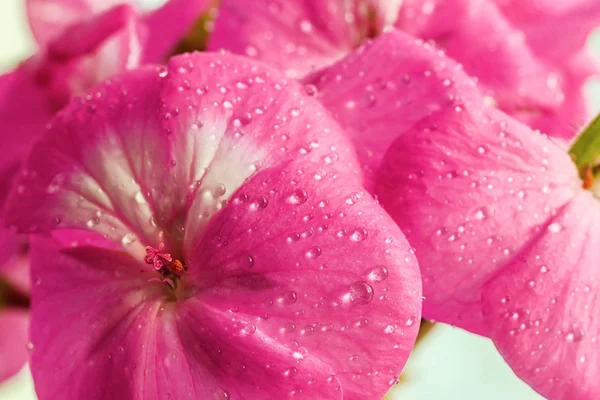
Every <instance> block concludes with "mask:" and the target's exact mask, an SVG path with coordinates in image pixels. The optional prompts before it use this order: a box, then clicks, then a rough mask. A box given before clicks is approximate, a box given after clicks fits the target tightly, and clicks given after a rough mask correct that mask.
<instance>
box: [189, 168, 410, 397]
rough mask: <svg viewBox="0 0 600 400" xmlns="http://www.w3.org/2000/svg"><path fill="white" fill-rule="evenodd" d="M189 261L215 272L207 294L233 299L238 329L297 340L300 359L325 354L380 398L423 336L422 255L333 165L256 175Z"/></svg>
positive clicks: (210, 298) (227, 306) (353, 388)
mask: <svg viewBox="0 0 600 400" xmlns="http://www.w3.org/2000/svg"><path fill="white" fill-rule="evenodd" d="M290 182H297V183H296V184H293V183H290ZM233 221H235V223H233ZM189 264H190V271H189V273H190V275H191V276H192V277H197V279H203V280H207V279H208V280H209V281H214V282H215V283H214V285H213V286H212V287H211V288H210V289H208V290H206V291H205V292H201V293H200V294H199V299H200V300H201V301H203V302H206V303H207V304H209V305H210V307H211V308H213V309H217V310H220V312H222V313H226V312H227V311H228V310H234V314H233V315H235V316H237V318H240V328H243V327H244V323H246V324H248V325H246V326H249V327H250V330H251V331H254V330H255V329H256V334H260V335H261V336H262V335H265V336H266V337H269V338H272V340H274V341H276V342H277V343H279V344H280V345H286V346H288V347H289V348H290V349H292V350H293V351H294V352H295V353H294V354H295V357H296V358H297V359H298V360H299V362H300V364H301V363H302V360H303V359H304V358H305V357H306V358H307V359H310V358H311V357H317V358H318V359H320V360H321V361H322V362H324V363H325V364H326V365H328V366H329V367H330V368H331V369H333V371H335V373H336V375H337V378H338V379H339V381H340V384H341V386H342V388H343V390H344V398H345V399H346V398H347V399H355V398H356V399H359V398H373V399H375V398H381V397H382V396H383V394H384V393H385V392H386V391H387V390H388V389H389V387H390V385H391V384H393V383H394V382H395V380H396V378H397V377H398V376H399V372H400V370H401V368H402V365H403V363H404V362H405V360H406V358H407V356H408V354H409V353H410V350H411V348H412V346H413V344H414V342H413V339H414V334H416V332H417V330H418V327H417V326H418V325H419V315H418V312H417V311H416V310H419V309H420V306H421V300H420V297H419V296H420V285H419V280H418V277H417V275H418V272H417V270H416V259H415V257H414V256H413V255H412V254H411V252H410V251H409V246H408V243H407V242H406V241H405V240H404V238H403V235H402V234H401V233H400V231H399V230H398V229H397V228H396V227H395V226H393V225H390V223H389V219H388V217H387V216H386V215H385V214H384V213H383V211H382V210H381V209H380V208H379V207H378V206H377V204H376V202H375V201H373V199H372V198H371V197H370V196H369V195H368V194H366V193H364V192H363V191H360V189H359V188H357V187H356V186H355V185H354V184H350V183H349V182H346V181H344V180H343V177H342V176H339V174H337V173H336V170H335V169H333V168H331V167H328V166H326V165H310V164H304V163H300V164H298V163H293V164H291V165H289V166H288V167H286V168H275V169H269V170H265V171H264V172H261V173H259V174H258V175H256V176H255V177H254V178H253V179H252V180H251V181H250V182H249V183H248V184H246V185H244V186H243V187H242V188H241V189H240V190H239V191H238V193H237V194H236V197H234V199H233V200H232V202H231V205H230V206H229V207H227V208H226V209H224V210H223V212H222V213H221V214H220V215H219V217H218V219H217V220H216V221H214V223H212V224H211V225H210V227H209V229H208V231H207V232H206V233H205V236H204V239H203V240H202V241H201V242H200V244H199V245H198V246H197V248H196V249H195V251H194V254H193V255H191V259H190V261H189ZM196 265H197V266H200V265H201V266H202V269H193V267H194V266H196ZM209 285H210V284H209ZM230 312H231V311H230ZM244 329H247V328H244ZM253 333H254V332H250V334H253ZM357 343H360V350H359V349H357V347H356V346H355V345H354V344H357Z"/></svg>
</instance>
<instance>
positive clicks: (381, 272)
mask: <svg viewBox="0 0 600 400" xmlns="http://www.w3.org/2000/svg"><path fill="white" fill-rule="evenodd" d="M387 276H388V270H387V268H386V267H384V266H383V265H378V266H376V267H375V268H373V269H372V270H371V272H369V280H371V281H374V282H381V281H383V280H385V278H387Z"/></svg>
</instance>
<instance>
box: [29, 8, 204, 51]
mask: <svg viewBox="0 0 600 400" xmlns="http://www.w3.org/2000/svg"><path fill="white" fill-rule="evenodd" d="M211 2H212V0H163V1H156V0H154V1H147V0H102V1H97V0H27V11H28V14H29V23H30V25H31V28H32V31H33V34H34V36H35V38H36V40H37V42H38V43H39V44H40V46H41V47H44V46H46V45H48V44H49V43H51V41H52V40H55V39H57V38H59V37H60V36H61V35H63V34H64V33H65V32H66V31H68V29H69V27H71V26H73V25H76V24H80V23H82V22H87V21H88V20H89V19H91V18H93V17H94V16H97V15H100V14H102V13H104V12H106V11H108V10H110V9H111V8H113V7H116V6H120V5H123V4H126V5H129V6H131V7H132V8H133V9H135V10H136V12H137V13H138V14H139V15H141V16H143V24H144V28H147V29H148V31H149V35H150V36H149V43H152V45H151V46H147V47H145V48H144V54H143V55H142V56H143V59H144V61H145V62H158V61H163V60H164V59H165V58H166V57H167V56H168V55H169V52H170V51H171V50H173V49H174V48H175V47H176V45H177V43H178V42H179V41H180V40H181V38H182V37H183V36H184V35H185V34H186V33H187V32H188V30H189V29H190V28H191V27H192V26H193V23H194V22H195V21H196V20H197V19H198V18H199V17H200V16H201V15H202V13H203V12H205V11H206V9H207V8H208V6H209V5H210V3H211Z"/></svg>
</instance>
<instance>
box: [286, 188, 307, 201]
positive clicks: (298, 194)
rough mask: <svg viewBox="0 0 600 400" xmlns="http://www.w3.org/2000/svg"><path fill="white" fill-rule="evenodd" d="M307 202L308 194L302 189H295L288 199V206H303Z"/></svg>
mask: <svg viewBox="0 0 600 400" xmlns="http://www.w3.org/2000/svg"><path fill="white" fill-rule="evenodd" d="M306 200H308V193H306V190H304V189H296V190H294V192H293V193H292V194H291V195H290V197H288V203H290V204H296V205H298V204H303V203H306Z"/></svg>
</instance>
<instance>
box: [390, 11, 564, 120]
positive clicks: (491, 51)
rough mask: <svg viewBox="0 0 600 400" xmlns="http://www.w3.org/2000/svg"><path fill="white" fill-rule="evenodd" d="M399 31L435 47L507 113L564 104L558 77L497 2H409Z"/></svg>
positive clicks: (403, 12)
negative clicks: (430, 41)
mask: <svg viewBox="0 0 600 400" xmlns="http://www.w3.org/2000/svg"><path fill="white" fill-rule="evenodd" d="M396 26H397V27H399V28H400V29H403V30H405V31H407V32H409V33H411V34H413V35H415V36H417V37H420V38H422V39H423V40H433V41H435V42H436V44H437V45H438V46H439V47H440V48H442V49H444V50H445V51H446V52H447V53H448V55H449V56H451V57H453V58H455V59H456V60H458V61H459V62H460V63H462V64H463V65H464V67H465V70H466V71H467V72H468V73H469V74H470V75H472V76H474V77H476V78H477V79H478V80H479V82H480V84H481V86H482V89H483V90H484V91H485V92H486V94H487V95H489V96H491V98H493V99H494V101H495V102H496V103H497V104H498V106H499V107H500V108H501V109H503V110H505V111H507V112H508V113H511V114H512V113H514V112H516V111H518V110H519V109H527V110H531V109H533V110H542V111H543V110H555V109H556V108H558V107H559V106H560V105H561V104H562V101H563V97H564V94H563V93H562V90H561V88H560V87H558V86H556V85H554V84H553V83H554V82H555V81H556V74H557V73H559V71H557V70H555V69H554V68H553V66H552V65H547V64H546V63H545V62H544V61H543V60H541V59H538V58H537V57H536V54H535V53H534V52H532V50H531V49H530V48H529V47H528V43H527V39H526V37H525V35H523V33H522V32H521V31H519V30H518V29H516V28H515V27H514V26H512V25H511V24H510V22H509V21H507V20H506V18H504V16H503V14H502V12H501V11H500V9H499V7H498V5H497V4H496V3H495V1H493V0H439V1H433V2H431V1H426V0H408V1H407V2H405V3H403V6H402V9H401V11H400V15H399V18H398V21H397V22H396Z"/></svg>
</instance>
